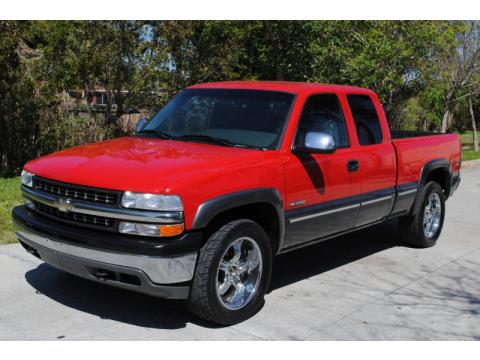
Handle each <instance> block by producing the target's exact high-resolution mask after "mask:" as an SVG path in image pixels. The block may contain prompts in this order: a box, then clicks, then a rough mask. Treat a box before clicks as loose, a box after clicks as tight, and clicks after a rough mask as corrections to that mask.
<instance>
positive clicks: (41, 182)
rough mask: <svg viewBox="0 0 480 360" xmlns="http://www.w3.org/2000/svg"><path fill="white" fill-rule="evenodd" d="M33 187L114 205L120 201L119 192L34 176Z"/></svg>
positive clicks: (50, 192) (55, 193)
mask: <svg viewBox="0 0 480 360" xmlns="http://www.w3.org/2000/svg"><path fill="white" fill-rule="evenodd" d="M33 187H34V188H35V189H38V190H42V191H45V192H47V193H49V194H54V195H60V196H66V197H69V198H73V199H78V200H83V201H88V202H94V203H97V204H105V205H114V204H116V203H117V201H118V197H119V196H118V195H119V193H118V192H115V191H108V190H100V189H94V188H87V187H83V186H78V185H71V184H66V183H62V182H57V181H52V180H47V179H43V178H39V177H37V176H34V177H33Z"/></svg>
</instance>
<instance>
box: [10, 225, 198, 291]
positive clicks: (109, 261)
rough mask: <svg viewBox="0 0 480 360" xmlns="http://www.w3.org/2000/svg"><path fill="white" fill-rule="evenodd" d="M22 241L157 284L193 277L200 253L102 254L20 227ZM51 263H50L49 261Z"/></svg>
mask: <svg viewBox="0 0 480 360" xmlns="http://www.w3.org/2000/svg"><path fill="white" fill-rule="evenodd" d="M15 234H16V236H17V237H18V238H19V240H21V241H22V240H23V241H25V242H26V243H27V244H28V245H31V246H33V247H34V248H35V246H40V247H41V248H42V249H48V250H50V251H53V252H56V253H58V254H61V255H68V256H73V257H76V258H79V259H80V260H81V259H85V260H87V261H95V262H98V263H104V264H106V265H112V266H117V267H126V268H131V269H136V270H140V271H141V272H143V273H144V274H145V275H146V276H147V277H148V279H150V280H151V282H152V283H154V284H175V283H181V282H186V281H189V280H191V279H192V278H193V274H194V271H195V264H196V260H197V254H196V253H191V254H185V255H181V256H173V257H154V256H146V255H134V254H124V253H114V252H107V251H100V250H95V249H91V248H85V247H80V246H76V245H71V244H68V243H64V242H60V241H56V240H54V239H51V238H48V237H46V236H44V235H43V234H39V233H37V232H35V231H34V230H33V229H29V228H28V227H24V226H18V224H17V228H16V232H15ZM47 262H48V261H47Z"/></svg>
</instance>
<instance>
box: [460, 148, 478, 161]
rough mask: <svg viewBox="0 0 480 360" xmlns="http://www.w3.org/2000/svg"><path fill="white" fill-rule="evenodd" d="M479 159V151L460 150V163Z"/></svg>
mask: <svg viewBox="0 0 480 360" xmlns="http://www.w3.org/2000/svg"><path fill="white" fill-rule="evenodd" d="M476 159H480V151H473V150H472V149H462V161H468V160H476Z"/></svg>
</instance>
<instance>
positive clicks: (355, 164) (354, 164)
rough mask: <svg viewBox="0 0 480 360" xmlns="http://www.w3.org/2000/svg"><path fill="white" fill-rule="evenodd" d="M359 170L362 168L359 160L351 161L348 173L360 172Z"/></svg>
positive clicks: (348, 165)
mask: <svg viewBox="0 0 480 360" xmlns="http://www.w3.org/2000/svg"><path fill="white" fill-rule="evenodd" d="M359 168H360V163H359V162H358V160H350V161H349V162H348V163H347V170H348V171H358V169H359Z"/></svg>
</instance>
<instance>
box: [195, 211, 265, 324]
mask: <svg viewBox="0 0 480 360" xmlns="http://www.w3.org/2000/svg"><path fill="white" fill-rule="evenodd" d="M271 271H272V249H271V245H270V241H269V238H268V235H267V234H266V233H265V230H264V229H263V228H262V227H261V226H260V225H258V224H257V223H255V222H253V221H251V220H246V219H240V220H235V221H232V222H229V223H228V224H226V225H224V226H223V227H222V228H220V229H219V230H218V231H217V232H215V233H214V234H213V235H212V236H211V237H210V238H209V239H208V241H207V243H206V244H205V245H204V246H203V248H202V249H201V251H200V254H199V260H198V264H197V269H196V271H195V275H194V278H193V284H192V291H191V294H190V299H189V300H188V302H187V307H188V309H189V310H190V311H191V312H192V313H194V314H195V315H197V316H199V317H201V318H204V319H206V320H209V321H212V322H215V323H219V324H223V325H231V324H236V323H238V322H241V321H243V320H245V319H247V318H249V317H250V316H252V315H253V314H255V312H256V311H258V309H259V308H260V306H261V305H262V303H263V297H264V296H265V293H266V291H267V289H268V285H269V282H270V276H271Z"/></svg>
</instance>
